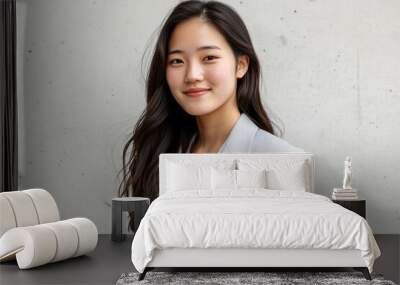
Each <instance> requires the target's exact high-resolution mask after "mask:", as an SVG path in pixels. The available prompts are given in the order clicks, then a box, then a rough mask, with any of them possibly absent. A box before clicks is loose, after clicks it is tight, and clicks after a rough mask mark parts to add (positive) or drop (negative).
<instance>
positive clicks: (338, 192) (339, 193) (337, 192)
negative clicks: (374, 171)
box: [332, 188, 358, 200]
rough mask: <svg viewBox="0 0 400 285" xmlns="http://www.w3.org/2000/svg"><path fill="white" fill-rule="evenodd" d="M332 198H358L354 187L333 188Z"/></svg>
mask: <svg viewBox="0 0 400 285" xmlns="http://www.w3.org/2000/svg"><path fill="white" fill-rule="evenodd" d="M332 199H333V200H358V193H357V190H356V189H343V188H334V189H333V193H332Z"/></svg>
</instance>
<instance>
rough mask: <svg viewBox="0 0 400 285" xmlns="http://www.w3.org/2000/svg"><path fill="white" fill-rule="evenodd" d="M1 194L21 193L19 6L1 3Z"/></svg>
mask: <svg viewBox="0 0 400 285" xmlns="http://www.w3.org/2000/svg"><path fill="white" fill-rule="evenodd" d="M0 4H1V5H0V95H1V97H0V108H1V110H0V111H1V113H0V128H1V145H0V147H1V157H0V160H1V161H0V167H1V169H0V170H1V171H0V183H1V185H0V191H1V192H3V191H16V190H18V136H17V135H18V125H17V119H18V117H17V88H16V85H17V84H16V82H17V81H16V57H15V53H16V38H17V37H16V18H17V16H16V7H15V6H16V5H15V0H0Z"/></svg>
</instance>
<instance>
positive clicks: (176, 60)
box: [169, 55, 218, 64]
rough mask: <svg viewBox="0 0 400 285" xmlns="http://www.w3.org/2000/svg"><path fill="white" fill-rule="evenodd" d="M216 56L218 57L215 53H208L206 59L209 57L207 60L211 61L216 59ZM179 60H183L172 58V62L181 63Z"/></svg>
mask: <svg viewBox="0 0 400 285" xmlns="http://www.w3.org/2000/svg"><path fill="white" fill-rule="evenodd" d="M216 58H218V57H216V56H213V55H208V56H206V57H205V59H208V60H207V61H210V60H213V59H216ZM179 62H181V60H180V59H176V58H175V59H172V60H170V62H169V63H170V64H177V63H179Z"/></svg>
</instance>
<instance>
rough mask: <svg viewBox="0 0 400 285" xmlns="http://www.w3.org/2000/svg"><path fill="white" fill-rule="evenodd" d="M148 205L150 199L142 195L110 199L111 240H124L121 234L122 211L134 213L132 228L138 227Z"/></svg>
mask: <svg viewBox="0 0 400 285" xmlns="http://www.w3.org/2000/svg"><path fill="white" fill-rule="evenodd" d="M149 206H150V199H149V198H144V197H121V198H113V199H112V229H111V239H112V240H113V241H123V240H125V235H123V234H122V212H123V211H127V212H133V213H134V230H135V231H136V230H137V228H138V227H139V224H140V221H141V220H142V218H143V217H144V215H145V214H146V211H147V208H148V207H149Z"/></svg>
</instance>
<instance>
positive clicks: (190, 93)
mask: <svg viewBox="0 0 400 285" xmlns="http://www.w3.org/2000/svg"><path fill="white" fill-rule="evenodd" d="M209 90H211V89H209V88H192V89H189V90H186V91H184V93H185V94H186V95H188V96H192V97H197V96H201V95H204V94H205V93H207V92H208V91H209Z"/></svg>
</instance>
